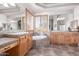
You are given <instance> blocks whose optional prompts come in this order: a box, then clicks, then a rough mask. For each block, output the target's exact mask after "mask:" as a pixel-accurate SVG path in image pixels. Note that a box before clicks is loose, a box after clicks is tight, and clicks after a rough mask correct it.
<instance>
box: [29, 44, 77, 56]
mask: <svg viewBox="0 0 79 59" xmlns="http://www.w3.org/2000/svg"><path fill="white" fill-rule="evenodd" d="M27 56H79V47H77V46H63V45H53V46H50V47H40V48H33V49H31V50H30V52H29V53H28V54H27Z"/></svg>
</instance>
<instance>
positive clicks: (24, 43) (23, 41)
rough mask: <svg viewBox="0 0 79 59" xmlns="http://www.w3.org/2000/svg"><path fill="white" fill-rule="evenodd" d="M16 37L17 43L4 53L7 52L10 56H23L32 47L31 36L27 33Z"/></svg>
mask: <svg viewBox="0 0 79 59" xmlns="http://www.w3.org/2000/svg"><path fill="white" fill-rule="evenodd" d="M16 39H18V45H17V46H16V47H14V48H12V49H10V50H8V51H6V53H9V55H11V56H23V55H25V54H27V53H28V52H29V50H30V49H31V48H32V36H31V35H29V34H28V35H24V36H20V37H18V38H16Z"/></svg>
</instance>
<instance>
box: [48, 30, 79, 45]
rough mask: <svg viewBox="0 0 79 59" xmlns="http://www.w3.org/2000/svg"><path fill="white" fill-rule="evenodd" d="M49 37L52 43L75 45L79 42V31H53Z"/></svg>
mask: <svg viewBox="0 0 79 59" xmlns="http://www.w3.org/2000/svg"><path fill="white" fill-rule="evenodd" d="M49 37H50V43H51V44H67V45H75V44H78V43H79V33H78V32H51V33H50V35H49Z"/></svg>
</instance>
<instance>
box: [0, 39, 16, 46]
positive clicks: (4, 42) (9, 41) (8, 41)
mask: <svg viewBox="0 0 79 59" xmlns="http://www.w3.org/2000/svg"><path fill="white" fill-rule="evenodd" d="M16 41H17V39H16V38H0V48H3V47H5V46H7V45H9V44H12V43H14V42H16Z"/></svg>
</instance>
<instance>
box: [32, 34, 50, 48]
mask: <svg viewBox="0 0 79 59" xmlns="http://www.w3.org/2000/svg"><path fill="white" fill-rule="evenodd" d="M32 38H33V47H34V48H40V47H46V46H49V40H48V37H47V35H35V36H33V37H32Z"/></svg>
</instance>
